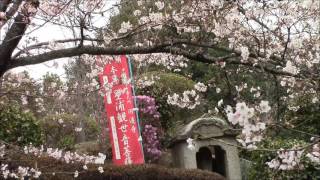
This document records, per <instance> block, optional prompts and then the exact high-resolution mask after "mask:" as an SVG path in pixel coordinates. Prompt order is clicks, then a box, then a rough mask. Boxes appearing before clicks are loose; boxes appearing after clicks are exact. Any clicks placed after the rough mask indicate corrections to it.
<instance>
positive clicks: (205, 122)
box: [170, 117, 241, 180]
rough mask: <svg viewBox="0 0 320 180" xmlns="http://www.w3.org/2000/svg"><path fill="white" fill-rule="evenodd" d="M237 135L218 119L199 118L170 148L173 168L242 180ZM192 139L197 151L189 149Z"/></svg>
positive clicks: (189, 125)
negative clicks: (205, 171)
mask: <svg viewBox="0 0 320 180" xmlns="http://www.w3.org/2000/svg"><path fill="white" fill-rule="evenodd" d="M235 136H236V134H235V133H234V132H232V131H231V130H230V128H229V127H228V124H227V123H226V122H225V121H224V120H222V119H220V118H217V117H206V118H199V119H196V120H194V121H191V122H190V123H189V124H187V125H186V126H184V127H182V128H181V130H180V131H179V132H178V133H177V135H176V136H175V138H174V139H173V140H172V142H171V144H170V149H171V153H172V158H173V165H174V166H175V167H178V168H186V169H203V170H208V171H213V172H216V173H219V174H221V175H223V176H224V177H226V179H229V180H238V179H241V172H240V160H239V155H238V149H237V142H236V138H235ZM188 138H192V139H194V140H193V144H194V148H190V146H189V147H188V143H187V139H188Z"/></svg>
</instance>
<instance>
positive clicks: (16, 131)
mask: <svg viewBox="0 0 320 180" xmlns="http://www.w3.org/2000/svg"><path fill="white" fill-rule="evenodd" d="M0 139H1V140H4V141H6V142H11V143H14V144H18V145H26V144H29V143H32V144H35V145H40V144H41V143H42V134H41V129H40V126H39V125H38V123H37V122H36V119H35V117H34V116H33V114H32V113H29V112H22V111H21V109H20V108H18V107H17V106H12V105H10V106H1V107H0Z"/></svg>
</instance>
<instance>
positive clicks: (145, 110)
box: [136, 96, 160, 119]
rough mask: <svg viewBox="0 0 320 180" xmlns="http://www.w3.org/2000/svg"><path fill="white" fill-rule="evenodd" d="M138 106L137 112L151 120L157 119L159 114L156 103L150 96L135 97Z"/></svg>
mask: <svg viewBox="0 0 320 180" xmlns="http://www.w3.org/2000/svg"><path fill="white" fill-rule="evenodd" d="M136 99H137V101H138V104H139V111H140V112H141V113H142V114H144V115H149V116H151V117H152V118H155V119H159V118H160V113H159V112H158V106H156V101H155V99H154V98H152V97H150V96H136Z"/></svg>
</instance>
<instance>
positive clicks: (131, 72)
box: [126, 56, 145, 161]
mask: <svg viewBox="0 0 320 180" xmlns="http://www.w3.org/2000/svg"><path fill="white" fill-rule="evenodd" d="M126 57H127V59H128V66H129V73H130V79H131V87H132V95H133V102H134V107H135V108H136V110H135V114H136V118H137V123H138V131H139V141H140V145H141V149H142V155H143V161H145V159H144V152H143V144H142V135H141V126H140V118H139V110H138V105H137V99H136V94H135V88H134V78H133V71H132V63H131V58H130V57H129V56H126Z"/></svg>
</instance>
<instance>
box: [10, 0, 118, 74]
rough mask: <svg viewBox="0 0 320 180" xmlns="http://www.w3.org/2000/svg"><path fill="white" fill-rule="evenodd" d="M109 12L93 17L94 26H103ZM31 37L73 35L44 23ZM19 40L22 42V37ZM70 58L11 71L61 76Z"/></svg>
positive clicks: (46, 38) (110, 3)
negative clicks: (56, 64) (55, 65)
mask: <svg viewBox="0 0 320 180" xmlns="http://www.w3.org/2000/svg"><path fill="white" fill-rule="evenodd" d="M115 3H117V0H108V2H107V3H106V7H105V8H106V9H109V8H111V7H112V6H113V5H114V4H115ZM109 16H110V14H105V16H104V17H103V18H101V16H99V17H96V18H94V19H93V23H94V25H95V26H96V27H102V26H104V25H105V24H106V23H107V21H106V20H108V19H109V18H108V17H109ZM34 21H35V22H36V23H37V24H38V22H40V20H34ZM31 35H32V36H33V37H37V38H38V40H39V42H46V41H52V40H61V39H66V38H72V37H73V35H72V33H71V32H70V31H67V30H66V29H65V28H62V27H61V26H58V25H53V24H46V25H45V26H44V27H43V28H40V29H37V30H36V31H34V32H32V34H31ZM21 42H24V41H23V39H22V40H21ZM69 60H70V59H68V58H63V59H57V60H53V61H48V62H45V63H42V64H37V65H29V66H23V67H17V68H14V69H12V70H11V71H14V72H21V71H28V72H29V74H30V76H31V77H32V78H34V79H41V78H42V76H43V75H45V74H46V73H47V72H49V73H55V74H58V75H59V76H61V77H64V68H63V65H65V64H67V63H68V61H69ZM54 62H56V63H58V65H59V66H58V68H54V67H53V64H54Z"/></svg>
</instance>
